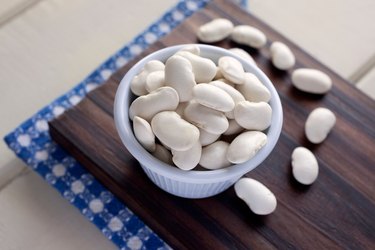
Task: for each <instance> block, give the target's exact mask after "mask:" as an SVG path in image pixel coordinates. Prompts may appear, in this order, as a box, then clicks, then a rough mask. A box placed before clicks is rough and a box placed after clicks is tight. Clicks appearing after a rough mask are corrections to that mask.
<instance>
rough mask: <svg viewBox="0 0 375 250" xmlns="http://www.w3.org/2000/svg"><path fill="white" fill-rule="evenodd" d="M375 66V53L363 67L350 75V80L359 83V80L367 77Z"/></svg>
mask: <svg viewBox="0 0 375 250" xmlns="http://www.w3.org/2000/svg"><path fill="white" fill-rule="evenodd" d="M373 68H375V54H373V55H372V56H371V57H370V58H369V59H368V60H367V61H366V62H365V63H364V64H363V65H362V66H361V67H359V68H358V69H357V70H356V71H355V72H354V73H353V74H351V75H350V76H349V77H348V80H349V81H351V82H353V84H354V85H356V86H357V85H358V83H359V81H360V80H361V79H362V78H363V77H365V76H366V75H367V74H368V73H369V72H370V71H371V69H373Z"/></svg>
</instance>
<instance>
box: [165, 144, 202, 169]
mask: <svg viewBox="0 0 375 250" xmlns="http://www.w3.org/2000/svg"><path fill="white" fill-rule="evenodd" d="M172 155H173V157H172V161H173V163H174V164H175V165H176V166H177V167H178V168H180V169H182V170H191V169H193V168H195V167H196V166H197V165H198V163H199V160H200V159H201V155H202V145H201V144H200V143H199V141H197V142H196V143H195V144H194V145H193V146H192V147H191V148H189V149H188V150H185V151H177V150H174V149H172Z"/></svg>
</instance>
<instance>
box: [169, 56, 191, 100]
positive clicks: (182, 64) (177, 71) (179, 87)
mask: <svg viewBox="0 0 375 250" xmlns="http://www.w3.org/2000/svg"><path fill="white" fill-rule="evenodd" d="M195 84H196V83H195V80H194V73H193V67H192V65H191V63H190V61H189V60H187V59H186V58H184V57H182V56H179V55H174V56H171V57H170V58H169V59H168V60H167V62H166V64H165V85H167V86H170V87H172V88H174V89H175V90H176V91H177V93H178V96H179V100H180V102H186V101H189V100H190V99H191V98H192V97H193V87H194V86H195Z"/></svg>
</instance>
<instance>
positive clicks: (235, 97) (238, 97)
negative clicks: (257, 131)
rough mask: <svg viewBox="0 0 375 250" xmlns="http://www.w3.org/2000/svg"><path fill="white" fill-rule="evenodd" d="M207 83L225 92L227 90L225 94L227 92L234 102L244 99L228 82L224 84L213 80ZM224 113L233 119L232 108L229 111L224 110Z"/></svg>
mask: <svg viewBox="0 0 375 250" xmlns="http://www.w3.org/2000/svg"><path fill="white" fill-rule="evenodd" d="M209 84H210V85H213V86H215V87H218V88H220V89H222V90H224V91H225V92H227V94H229V95H230V97H231V98H232V99H233V102H234V104H237V103H238V102H240V101H245V97H244V96H243V95H242V94H241V93H240V92H239V91H238V90H236V89H235V88H234V87H232V86H231V85H229V84H226V83H224V82H222V81H213V82H210V83H209ZM225 115H226V117H228V118H229V119H234V111H233V110H232V111H229V112H226V113H225Z"/></svg>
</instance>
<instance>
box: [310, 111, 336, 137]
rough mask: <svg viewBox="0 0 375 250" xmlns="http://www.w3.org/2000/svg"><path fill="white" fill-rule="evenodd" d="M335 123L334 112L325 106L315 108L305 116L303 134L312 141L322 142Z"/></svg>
mask: <svg viewBox="0 0 375 250" xmlns="http://www.w3.org/2000/svg"><path fill="white" fill-rule="evenodd" d="M335 123H336V116H335V114H334V113H333V112H332V111H331V110H329V109H327V108H316V109H314V110H313V111H312V112H311V113H310V114H309V116H308V117H307V120H306V123H305V134H306V137H307V139H309V141H310V142H312V143H316V144H318V143H321V142H323V141H324V140H325V139H326V138H327V136H328V134H329V132H330V131H331V129H332V128H333V126H335Z"/></svg>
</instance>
